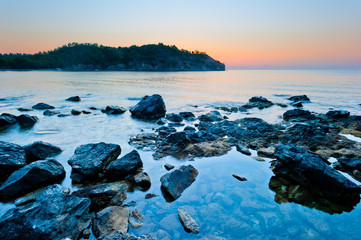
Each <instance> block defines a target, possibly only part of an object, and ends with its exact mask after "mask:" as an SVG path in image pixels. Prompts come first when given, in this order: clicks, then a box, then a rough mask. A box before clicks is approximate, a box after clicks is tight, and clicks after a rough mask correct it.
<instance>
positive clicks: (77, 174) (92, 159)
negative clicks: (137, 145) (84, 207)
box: [68, 142, 121, 183]
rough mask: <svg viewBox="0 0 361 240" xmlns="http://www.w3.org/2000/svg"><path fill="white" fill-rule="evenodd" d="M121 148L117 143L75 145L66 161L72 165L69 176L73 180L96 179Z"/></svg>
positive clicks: (115, 157) (79, 181) (118, 153)
mask: <svg viewBox="0 0 361 240" xmlns="http://www.w3.org/2000/svg"><path fill="white" fill-rule="evenodd" d="M120 153H121V149H120V146H119V145H117V144H111V143H104V142H100V143H94V144H93V143H91V144H85V145H81V146H79V147H77V148H76V149H75V152H74V155H73V156H72V157H71V158H70V159H69V161H68V163H69V164H70V166H71V167H72V173H71V176H70V178H71V179H73V181H74V182H78V183H81V182H86V181H89V180H90V181H93V180H97V179H98V178H99V177H100V175H101V174H103V171H104V169H105V168H106V166H107V165H108V164H109V163H110V162H112V161H114V160H115V159H117V157H118V156H119V155H120Z"/></svg>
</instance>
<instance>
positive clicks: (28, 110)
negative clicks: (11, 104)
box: [18, 108, 33, 112]
mask: <svg viewBox="0 0 361 240" xmlns="http://www.w3.org/2000/svg"><path fill="white" fill-rule="evenodd" d="M18 111H20V112H30V111H33V110H32V109H29V108H18Z"/></svg>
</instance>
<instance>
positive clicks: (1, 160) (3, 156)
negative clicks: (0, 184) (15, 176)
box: [0, 141, 26, 181]
mask: <svg viewBox="0 0 361 240" xmlns="http://www.w3.org/2000/svg"><path fill="white" fill-rule="evenodd" d="M25 164H26V157H25V150H24V148H23V147H21V146H19V145H17V144H14V143H9V142H3V141H0V181H3V180H5V179H6V178H7V177H8V176H10V174H12V173H13V172H14V171H16V170H18V169H19V168H21V167H23V166H25Z"/></svg>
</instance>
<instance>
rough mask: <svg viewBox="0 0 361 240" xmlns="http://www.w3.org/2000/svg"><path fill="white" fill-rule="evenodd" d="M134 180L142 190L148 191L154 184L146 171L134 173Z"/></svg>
mask: <svg viewBox="0 0 361 240" xmlns="http://www.w3.org/2000/svg"><path fill="white" fill-rule="evenodd" d="M134 182H135V185H136V186H137V187H139V188H140V189H141V190H142V191H147V190H148V189H149V188H150V186H151V184H152V182H151V180H150V177H149V175H148V173H146V172H141V173H138V174H136V175H134Z"/></svg>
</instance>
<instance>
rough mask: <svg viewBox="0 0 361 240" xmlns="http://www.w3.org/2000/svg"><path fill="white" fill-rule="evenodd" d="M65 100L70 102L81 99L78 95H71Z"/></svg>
mask: <svg viewBox="0 0 361 240" xmlns="http://www.w3.org/2000/svg"><path fill="white" fill-rule="evenodd" d="M65 100H66V101H70V102H80V101H81V99H80V97H79V96H73V97H69V98H67V99H65Z"/></svg>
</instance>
